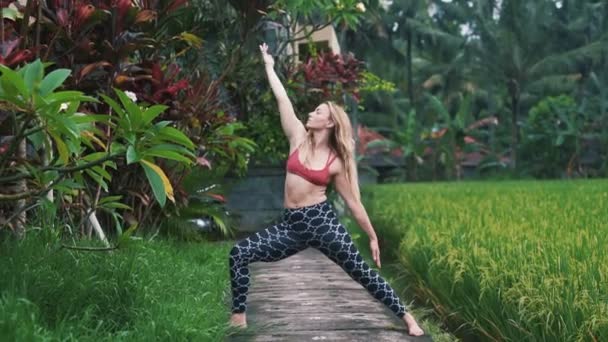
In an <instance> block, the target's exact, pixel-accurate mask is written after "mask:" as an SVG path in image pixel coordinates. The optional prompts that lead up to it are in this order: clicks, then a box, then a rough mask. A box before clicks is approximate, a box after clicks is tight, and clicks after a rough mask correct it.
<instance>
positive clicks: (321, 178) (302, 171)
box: [287, 147, 337, 186]
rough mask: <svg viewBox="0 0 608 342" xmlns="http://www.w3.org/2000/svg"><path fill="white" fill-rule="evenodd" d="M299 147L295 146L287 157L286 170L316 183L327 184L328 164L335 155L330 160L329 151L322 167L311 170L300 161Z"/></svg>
mask: <svg viewBox="0 0 608 342" xmlns="http://www.w3.org/2000/svg"><path fill="white" fill-rule="evenodd" d="M299 149H300V148H299V147H298V148H296V150H295V151H293V153H292V154H291V155H290V156H289V158H287V172H290V173H293V174H296V175H298V176H300V177H302V178H304V179H306V180H307V181H309V182H311V183H313V184H316V185H321V186H323V185H327V184H328V183H329V165H331V163H332V162H333V161H334V159H336V157H337V155H334V156H333V158H331V160H330V157H331V153H329V155H328V156H327V163H325V167H324V168H323V169H321V170H311V169H309V168H307V167H306V166H304V165H303V164H302V163H301V162H300V158H299V152H298V150H299Z"/></svg>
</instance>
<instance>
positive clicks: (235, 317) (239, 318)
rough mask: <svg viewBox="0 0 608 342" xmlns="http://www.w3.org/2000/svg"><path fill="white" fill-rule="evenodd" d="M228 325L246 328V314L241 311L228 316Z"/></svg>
mask: <svg viewBox="0 0 608 342" xmlns="http://www.w3.org/2000/svg"><path fill="white" fill-rule="evenodd" d="M230 326H232V327H237V328H247V316H246V314H245V313H244V312H243V313H233V314H232V316H230Z"/></svg>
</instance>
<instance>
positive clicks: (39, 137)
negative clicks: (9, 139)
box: [27, 131, 45, 150]
mask: <svg viewBox="0 0 608 342" xmlns="http://www.w3.org/2000/svg"><path fill="white" fill-rule="evenodd" d="M27 138H28V139H29V140H30V141H31V142H32V144H33V145H34V149H35V150H39V149H40V147H41V146H42V143H43V142H44V138H45V136H44V131H38V132H34V133H32V134H30V135H28V136H27Z"/></svg>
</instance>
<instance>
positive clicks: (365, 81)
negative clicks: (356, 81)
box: [360, 70, 397, 93]
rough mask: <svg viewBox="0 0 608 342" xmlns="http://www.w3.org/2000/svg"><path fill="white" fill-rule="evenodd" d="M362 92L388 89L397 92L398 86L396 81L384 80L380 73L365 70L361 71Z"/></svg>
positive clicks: (387, 90)
mask: <svg viewBox="0 0 608 342" xmlns="http://www.w3.org/2000/svg"><path fill="white" fill-rule="evenodd" d="M360 90H361V92H376V91H386V92H391V93H392V92H395V91H397V88H396V87H395V83H393V82H391V81H387V80H384V79H382V78H380V77H379V76H378V75H376V74H374V73H372V72H370V71H367V70H364V71H363V72H361V87H360Z"/></svg>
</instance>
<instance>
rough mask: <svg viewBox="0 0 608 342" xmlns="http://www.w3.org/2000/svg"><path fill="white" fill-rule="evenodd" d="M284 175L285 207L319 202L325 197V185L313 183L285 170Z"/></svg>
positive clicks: (304, 205)
mask: <svg viewBox="0 0 608 342" xmlns="http://www.w3.org/2000/svg"><path fill="white" fill-rule="evenodd" d="M286 174H287V175H286V176H285V199H284V201H283V205H284V206H285V208H300V207H306V206H309V205H313V204H317V203H321V202H323V201H325V200H326V199H327V196H326V195H325V190H326V188H327V186H324V185H323V186H321V185H316V184H313V183H311V182H309V181H307V180H306V179H304V178H302V177H301V176H299V175H296V174H293V173H290V172H287V173H286Z"/></svg>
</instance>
